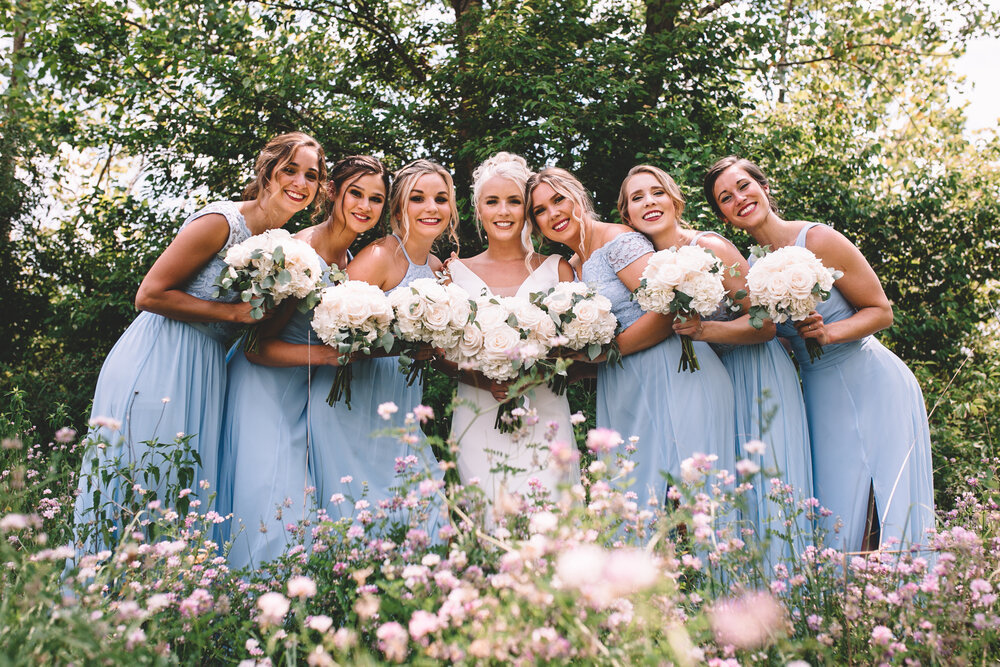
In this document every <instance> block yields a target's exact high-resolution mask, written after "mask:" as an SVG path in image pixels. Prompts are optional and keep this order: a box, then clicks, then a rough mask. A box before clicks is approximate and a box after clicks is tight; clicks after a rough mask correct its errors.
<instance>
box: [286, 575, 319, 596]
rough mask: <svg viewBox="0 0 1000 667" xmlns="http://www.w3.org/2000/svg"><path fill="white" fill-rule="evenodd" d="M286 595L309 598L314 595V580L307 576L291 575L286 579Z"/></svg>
mask: <svg viewBox="0 0 1000 667" xmlns="http://www.w3.org/2000/svg"><path fill="white" fill-rule="evenodd" d="M288 595H289V596H291V597H293V598H300V599H301V598H311V597H312V596H314V595H316V582H314V581H313V580H312V579H310V578H309V577H302V576H298V577H292V578H291V579H289V580H288Z"/></svg>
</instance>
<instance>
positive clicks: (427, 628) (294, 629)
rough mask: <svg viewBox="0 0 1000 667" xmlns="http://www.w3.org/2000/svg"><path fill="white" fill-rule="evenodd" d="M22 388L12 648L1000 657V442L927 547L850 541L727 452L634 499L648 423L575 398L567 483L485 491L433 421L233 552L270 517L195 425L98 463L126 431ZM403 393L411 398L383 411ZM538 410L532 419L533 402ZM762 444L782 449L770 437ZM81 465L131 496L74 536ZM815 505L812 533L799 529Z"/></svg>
mask: <svg viewBox="0 0 1000 667" xmlns="http://www.w3.org/2000/svg"><path fill="white" fill-rule="evenodd" d="M7 405H8V406H9V407H8V411H6V412H4V414H3V422H2V423H3V429H4V439H3V450H2V457H3V464H4V465H3V471H2V473H0V494H2V495H0V507H2V510H3V512H2V517H0V532H2V536H3V541H2V543H0V560H2V563H3V574H2V591H3V595H2V602H0V614H2V624H0V639H2V641H0V647H2V648H0V655H2V657H3V663H4V664H43V663H44V664H119V663H126V662H127V663H130V664H241V665H277V664H288V665H291V664H303V663H304V664H308V665H336V664H399V663H407V664H409V663H413V664H438V663H457V664H619V665H625V664H650V663H655V664H675V665H702V664H705V665H741V664H746V665H796V666H802V665H806V664H808V665H820V664H886V665H917V664H921V665H934V664H941V665H959V664H970V665H983V664H995V660H996V658H997V656H998V655H1000V612H998V599H997V595H998V593H997V588H998V587H1000V534H998V532H1000V529H998V527H1000V507H998V505H997V502H996V493H997V483H996V482H997V470H998V467H1000V458H997V457H990V456H984V457H981V458H979V459H977V460H974V461H972V460H970V461H968V463H969V464H970V465H971V466H972V467H974V468H975V470H976V472H975V473H974V474H973V475H971V476H970V477H969V478H967V479H964V480H962V484H961V488H959V487H958V486H956V487H955V488H951V489H949V490H948V491H949V492H950V493H952V494H953V502H952V504H951V505H950V507H949V509H948V510H947V511H941V512H939V516H938V526H937V531H936V533H934V534H933V535H927V536H923V537H922V538H920V539H919V540H918V539H917V538H914V541H915V542H916V541H919V542H920V543H921V546H919V547H912V548H911V547H910V546H909V545H907V544H898V545H888V546H887V547H884V548H883V549H882V550H881V551H879V552H872V553H845V552H843V551H840V550H838V549H837V548H836V547H835V546H834V545H836V540H837V534H836V528H837V526H836V524H833V525H832V526H831V530H830V532H824V530H823V528H822V527H823V526H826V525H829V524H828V522H827V521H825V519H829V517H828V516H827V515H828V514H829V513H828V512H826V511H825V510H824V508H822V507H820V506H819V505H818V503H817V502H816V501H815V499H812V498H803V497H799V496H798V495H797V494H796V492H795V490H794V489H791V488H789V487H788V486H786V485H785V484H783V483H782V482H781V480H780V476H779V471H776V470H774V469H770V468H769V467H768V465H767V464H766V463H765V464H764V465H763V466H761V465H758V464H757V463H754V462H753V461H750V460H743V461H740V462H739V463H738V464H737V466H736V467H737V470H733V471H729V470H720V469H718V468H717V467H716V466H715V462H714V461H713V460H712V458H713V457H709V456H695V457H693V458H691V459H688V460H687V461H685V462H684V464H683V466H682V474H681V479H674V480H671V487H670V491H669V494H668V500H669V502H668V504H667V506H665V507H662V506H652V505H650V506H640V505H637V503H636V502H635V500H634V497H635V494H634V493H633V492H631V491H630V490H629V482H628V480H629V475H630V473H631V471H632V469H633V464H632V462H631V460H630V454H631V453H632V452H633V451H634V450H635V448H636V447H637V446H638V445H639V443H637V442H635V440H634V439H629V438H624V437H622V436H621V435H620V434H618V433H615V432H613V431H608V430H606V429H590V430H586V423H585V417H584V415H581V414H579V413H578V414H577V415H576V418H575V419H574V422H577V428H578V429H580V432H579V433H578V436H579V447H578V446H577V445H576V443H567V442H565V441H563V440H558V439H555V438H554V437H547V438H546V439H545V441H543V442H539V443H527V442H525V443H524V446H525V447H531V448H538V450H539V451H542V450H547V453H548V455H549V456H548V458H549V459H550V461H551V465H553V466H555V467H557V468H562V469H565V470H566V471H569V470H576V469H577V466H580V467H581V468H582V470H583V472H582V473H581V474H580V476H579V478H574V477H571V476H568V477H566V482H565V484H563V485H561V487H560V488H559V489H558V491H557V492H556V493H554V494H552V495H549V494H548V493H547V492H546V491H545V490H544V489H543V488H541V486H540V485H539V486H538V487H535V488H533V489H532V491H531V492H529V493H527V494H525V495H523V496H522V495H516V494H502V495H501V497H500V499H499V500H498V502H497V503H496V504H495V506H492V507H487V502H486V497H485V494H484V493H483V491H482V490H481V489H480V488H479V487H478V484H477V483H476V480H472V481H471V482H470V483H469V484H468V485H466V486H461V485H459V484H457V483H452V482H451V475H450V474H448V470H449V468H451V467H453V464H452V463H450V462H449V461H450V460H451V459H452V458H453V454H454V451H455V448H457V447H459V446H460V443H458V442H448V441H446V440H444V439H441V438H440V437H438V436H435V435H431V436H428V437H427V438H426V443H427V444H426V447H425V449H424V451H422V452H421V455H420V456H417V455H413V456H409V457H407V458H405V459H399V460H396V461H395V462H394V466H395V472H396V475H397V479H398V487H397V489H396V492H395V493H394V495H393V496H392V497H389V498H374V497H369V496H368V494H367V489H366V487H365V486H364V485H363V484H361V483H359V482H357V481H355V480H352V479H350V478H344V479H342V480H341V486H342V488H341V489H340V490H338V491H336V492H335V493H334V494H333V496H332V497H331V498H330V499H329V500H330V502H331V504H330V507H332V508H335V509H334V510H331V511H330V512H327V511H324V510H317V509H315V507H314V508H313V509H312V510H311V511H308V512H306V513H305V515H304V516H289V515H288V514H287V513H286V514H284V515H282V512H283V511H285V510H286V509H287V508H284V507H281V506H279V507H275V508H274V509H275V512H276V513H277V514H278V515H279V516H282V520H283V521H284V522H285V530H286V531H287V539H288V543H289V545H290V546H289V548H288V550H287V552H286V553H285V554H284V555H282V556H281V557H280V558H278V559H277V560H275V561H272V562H268V563H258V564H253V565H252V566H250V567H248V568H245V569H242V570H238V571H233V570H231V569H230V568H229V567H227V558H226V554H227V550H228V548H229V546H230V545H231V541H232V536H233V534H234V533H236V532H237V531H239V530H256V529H259V528H258V527H254V526H229V525H228V523H227V522H229V521H230V517H227V516H222V515H220V514H218V513H217V512H215V511H213V509H212V507H213V502H214V490H213V489H211V488H210V487H209V486H208V485H207V484H205V483H202V484H201V485H200V486H199V487H198V488H194V489H192V488H189V487H186V486H184V481H185V480H186V479H191V478H192V477H193V474H192V472H191V471H192V470H193V466H194V465H196V463H195V462H194V461H192V460H191V457H192V453H191V450H190V448H189V447H186V446H185V445H186V441H187V438H185V437H181V438H178V439H177V440H176V441H175V442H172V443H163V444H162V447H159V446H158V447H153V448H151V449H150V450H149V451H150V452H151V454H149V456H148V457H147V458H146V459H143V460H142V461H139V462H136V463H135V464H133V465H130V466H122V465H119V466H115V467H110V466H109V468H108V469H100V470H93V471H88V470H87V469H86V467H84V469H83V470H82V471H81V469H80V467H79V461H80V459H81V455H82V454H83V450H84V449H85V448H87V447H104V448H114V447H115V443H113V442H104V441H99V442H89V441H85V440H84V437H83V436H84V434H82V433H78V432H76V431H74V430H73V429H72V428H69V427H61V428H59V429H56V430H50V431H48V432H50V433H51V434H52V435H51V438H39V434H40V433H42V432H45V431H44V430H43V429H41V428H37V427H35V426H33V425H32V424H29V423H27V422H26V421H25V420H24V418H23V415H24V414H25V413H26V408H25V406H24V405H23V403H22V397H21V395H19V394H17V393H15V394H12V395H10V396H8V397H7ZM394 407H400V409H402V410H406V409H407V408H406V407H402V406H389V405H383V406H380V411H382V412H384V413H386V414H391V413H392V412H393V411H394V410H393V408H394ZM438 411H440V409H439V410H438ZM435 412H437V411H436V410H435V409H434V408H432V407H429V406H411V407H410V414H409V415H408V418H407V421H406V424H407V425H406V427H405V428H403V429H398V430H397V431H396V432H395V433H394V434H395V435H396V437H400V438H408V439H409V440H411V441H412V440H413V439H414V438H413V436H414V435H415V434H416V433H417V431H418V429H421V427H423V428H424V429H425V430H426V431H429V432H431V433H433V432H434V425H435V421H436V420H440V419H443V418H445V415H444V414H440V415H438V414H435ZM442 412H443V411H442ZM55 418H56V419H61V418H63V415H59V414H58V412H57V413H56V414H55ZM521 419H522V422H523V423H524V424H525V426H530V425H531V424H532V419H533V416H532V413H531V412H530V411H528V412H526V413H525V414H524V415H521ZM102 425H103V426H105V427H111V428H114V427H116V426H120V425H117V424H114V423H110V424H102ZM552 435H553V433H552V431H551V430H550V432H549V436H552ZM466 437H472V436H469V435H467V436H466ZM753 449H754V451H756V452H758V453H759V454H760V455H761V456H760V460H761V461H767V451H768V450H767V443H766V442H760V443H756V445H755V446H754V448H753ZM435 452H436V455H435ZM581 459H582V460H581ZM167 465H169V466H171V467H172V469H173V470H174V473H173V479H174V482H172V483H171V484H168V485H166V489H167V491H166V492H165V493H164V495H163V496H161V497H157V495H156V492H155V491H149V490H148V489H150V488H153V487H154V486H155V484H154V480H158V479H159V475H160V474H163V473H162V472H161V471H163V470H166V466H167ZM497 465H498V469H500V467H502V466H503V462H502V461H498V462H497ZM442 471H444V472H445V475H444V479H442V474H441V473H442ZM79 474H85V475H86V474H93V475H96V476H97V477H98V478H100V479H101V480H102V483H104V484H106V485H116V486H117V488H118V489H119V492H118V493H117V495H116V496H115V498H116V500H115V501H113V502H108V503H106V505H105V506H104V507H102V508H101V511H100V512H96V513H95V514H96V516H95V517H94V518H93V520H92V521H91V522H90V524H89V525H88V526H87V528H86V529H84V530H81V529H79V528H78V529H77V530H76V531H75V532H74V528H73V507H74V502H75V499H74V492H75V491H74V490H75V489H76V488H77V479H76V477H77V475H79ZM158 488H163V487H162V486H161V487H158ZM751 489H757V490H759V492H761V493H765V494H767V497H768V498H769V500H770V503H769V506H770V507H771V508H772V509H773V515H772V517H771V521H770V523H769V526H770V528H769V529H768V534H767V535H755V534H753V533H752V531H750V530H749V529H748V528H747V527H746V525H745V524H744V522H742V521H741V520H740V513H741V510H742V508H744V507H745V505H746V503H745V502H744V499H745V497H746V495H747V493H748V492H749V491H750V490H751ZM304 491H305V492H306V493H310V492H312V491H313V490H312V489H304ZM287 504H288V505H289V506H290V505H291V501H290V500H289V502H288V503H287ZM803 518H805V519H806V521H805V524H806V525H810V526H815V527H816V528H815V529H814V530H812V531H802V530H801V529H800V528H799V526H801V525H803V521H802V519H803ZM225 534H229V535H230V538H229V541H228V542H227V541H222V540H221V539H220V535H225ZM776 543H777V544H780V545H784V549H777V550H776V549H774V548H772V547H773V546H774V544H776ZM782 551H783V552H784V553H787V554H788V557H787V558H775V557H774V556H772V555H771V554H774V553H777V552H782Z"/></svg>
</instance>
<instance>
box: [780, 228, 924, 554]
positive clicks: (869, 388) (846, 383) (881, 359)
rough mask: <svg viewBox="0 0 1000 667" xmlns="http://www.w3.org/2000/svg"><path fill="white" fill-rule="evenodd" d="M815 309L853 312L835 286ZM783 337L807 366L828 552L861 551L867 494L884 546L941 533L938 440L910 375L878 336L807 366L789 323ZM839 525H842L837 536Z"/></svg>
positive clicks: (801, 239)
mask: <svg viewBox="0 0 1000 667" xmlns="http://www.w3.org/2000/svg"><path fill="white" fill-rule="evenodd" d="M816 224H818V223H812V224H808V225H806V226H805V227H803V228H802V231H801V232H799V235H798V238H797V239H796V241H795V245H797V246H800V247H806V233H807V232H808V231H809V229H811V228H812V227H814V226H815V225H816ZM816 311H817V312H818V313H819V314H820V315H822V316H823V321H824V322H827V323H830V322H837V321H840V320H843V319H846V318H848V317H850V316H851V315H853V314H854V313H855V312H856V310H855V308H854V307H853V306H852V305H851V304H850V302H848V301H847V299H846V298H844V296H843V295H842V294H841V293H840V291H839V290H838V289H837V288H836V287H834V288H833V289H832V290H831V292H830V298H829V299H827V300H826V301H824V302H822V303H820V304H819V305H817V306H816ZM778 333H779V334H780V335H782V336H785V337H787V338H788V339H789V340H790V341H791V343H792V346H793V348H794V350H795V357H796V358H797V359H799V360H800V362H799V367H800V369H801V372H802V386H803V389H804V394H805V401H806V411H807V413H808V415H809V434H810V436H811V438H812V456H813V481H814V484H815V489H816V498H817V499H818V500H819V502H820V504H821V505H823V506H824V507H826V508H827V509H829V510H831V511H832V512H833V515H832V516H831V517H829V518H828V519H825V520H824V521H823V527H824V528H825V529H827V530H828V531H829V532H828V535H827V543H828V544H829V546H833V547H837V548H839V549H844V550H847V551H857V550H858V549H860V548H861V547H862V543H863V540H864V529H865V519H866V516H867V510H868V497H869V490H870V488H874V491H875V504H876V511H877V513H878V518H879V520H880V522H881V544H885V543H886V540H887V539H889V538H895V539H898V540H901V541H903V542H904V543H921V544H923V543H926V532H925V531H926V530H927V529H929V528H933V527H934V485H933V478H932V468H931V440H930V433H929V430H928V426H927V410H926V408H925V407H924V397H923V394H922V393H921V391H920V385H918V384H917V380H916V378H915V377H914V376H913V373H911V372H910V369H909V368H907V367H906V364H904V363H903V362H902V361H901V360H900V359H899V357H897V356H896V355H895V354H893V353H892V352H890V351H889V350H888V349H886V348H885V347H883V345H882V344H881V343H880V342H878V340H876V339H875V337H874V336H865V337H864V338H862V339H860V340H854V341H849V342H846V343H836V344H830V345H824V346H823V356H822V358H820V359H817V360H816V361H815V362H810V361H809V353H808V351H807V350H806V345H805V341H804V340H803V339H802V338H800V337H799V335H798V332H797V331H796V329H795V328H794V326H792V324H791V323H790V322H784V323H782V324H779V325H778ZM838 518H839V520H840V521H843V527H842V528H841V529H840V531H839V532H838V533H836V534H834V532H833V528H834V526H835V524H836V522H837V519H838Z"/></svg>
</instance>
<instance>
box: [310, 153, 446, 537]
mask: <svg viewBox="0 0 1000 667" xmlns="http://www.w3.org/2000/svg"><path fill="white" fill-rule="evenodd" d="M457 220H458V211H457V210H456V208H455V186H454V184H453V182H452V178H451V174H449V173H448V172H447V170H445V169H444V167H442V166H441V165H439V164H436V163H434V162H431V161H429V160H416V161H414V162H411V163H410V164H408V165H406V166H405V167H403V168H402V169H400V170H399V171H398V172H396V175H395V177H394V178H393V183H392V189H391V191H390V194H389V224H390V227H391V229H392V233H391V234H390V235H389V236H386V237H384V238H381V239H379V240H377V241H375V242H373V243H371V244H370V245H368V246H367V247H366V248H364V249H363V250H362V251H361V252H359V253H358V256H357V257H356V258H354V260H353V261H352V262H351V263H350V264H349V265H348V267H347V273H348V275H349V276H350V277H351V280H364V281H366V282H368V283H371V284H372V285H377V286H378V287H379V288H381V289H382V290H383V291H385V292H386V293H387V294H388V293H391V292H392V291H393V290H395V289H400V288H403V287H406V286H407V285H408V284H410V283H411V282H413V281H414V280H416V279H418V278H433V277H434V274H435V273H437V272H440V271H441V269H442V264H441V261H440V260H439V259H438V258H437V257H435V256H434V255H432V254H431V247H432V246H433V245H434V242H435V241H436V240H437V239H438V237H440V236H441V234H443V233H445V232H446V231H447V232H449V233H450V234H451V236H452V238H453V240H456V241H457V239H455V232H454V228H455V224H456V221H457ZM456 245H457V243H456ZM353 366H354V373H353V381H352V382H351V394H352V399H351V408H350V409H348V408H347V406H346V405H345V404H343V403H338V404H337V405H335V406H334V407H330V406H328V405H327V404H326V395H327V392H328V391H329V390H330V386H331V384H332V383H333V378H334V372H335V370H336V369H334V368H333V367H329V366H327V367H322V368H320V369H318V370H317V371H316V375H315V377H314V378H313V382H312V388H311V389H310V400H311V405H312V412H311V414H310V416H309V424H310V428H311V432H312V436H313V439H314V446H313V447H312V449H311V452H310V456H311V459H310V465H311V467H312V470H313V474H314V475H315V477H316V492H317V496H318V498H319V505H320V507H325V508H326V510H327V512H328V513H329V515H330V517H331V518H333V519H337V518H339V517H341V516H345V515H346V516H349V515H350V514H351V512H352V507H351V506H350V505H348V504H340V503H337V502H331V500H330V499H331V496H332V495H333V494H335V493H342V494H344V495H345V496H348V497H350V498H352V499H353V500H354V501H358V500H361V498H362V495H365V497H366V500H367V501H368V502H369V503H370V505H371V506H372V509H374V508H375V507H377V506H378V503H380V502H384V501H390V500H391V499H392V498H393V496H394V493H393V491H392V490H391V489H392V488H394V487H396V486H397V485H398V478H397V477H396V474H395V462H396V459H398V458H401V457H405V456H408V455H410V454H412V455H414V456H417V458H418V459H420V465H421V466H423V465H434V464H435V462H434V460H433V457H431V456H430V453H429V451H422V450H421V449H420V448H419V447H417V446H414V445H416V443H414V444H413V445H408V444H406V443H403V442H400V441H399V439H397V438H395V437H392V436H376V435H373V434H374V433H375V432H377V431H380V430H383V429H387V428H393V427H402V426H403V425H404V420H405V415H406V413H408V412H410V411H412V410H413V408H415V407H416V406H418V405H420V401H421V397H422V395H423V388H422V387H421V386H420V385H419V384H416V383H415V384H413V385H412V386H407V383H406V377H405V376H404V375H403V374H402V373H400V371H399V369H398V362H397V359H396V358H395V357H381V358H372V359H362V360H360V361H355V362H353ZM388 402H392V403H395V404H396V406H397V407H398V412H396V413H395V414H394V415H392V417H391V418H390V419H388V420H383V419H382V418H380V416H379V415H378V414H377V412H376V410H377V408H378V407H379V406H380V405H381V404H383V403H388ZM418 436H419V430H418ZM438 476H439V475H438ZM345 477H350V478H351V481H349V482H344V483H342V482H341V480H342V479H343V478H345Z"/></svg>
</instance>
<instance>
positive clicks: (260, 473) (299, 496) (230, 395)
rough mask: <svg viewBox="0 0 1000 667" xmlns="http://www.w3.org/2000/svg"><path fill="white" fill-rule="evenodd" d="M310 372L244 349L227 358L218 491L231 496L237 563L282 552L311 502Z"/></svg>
mask: <svg viewBox="0 0 1000 667" xmlns="http://www.w3.org/2000/svg"><path fill="white" fill-rule="evenodd" d="M309 375H310V369H309V368H308V367H306V366H295V367H291V368H275V367H269V366H260V365H257V364H254V363H251V362H250V361H247V358H246V356H245V355H244V354H243V353H242V352H241V351H237V352H236V354H235V355H234V356H233V357H232V359H231V360H230V362H229V386H228V388H227V390H226V414H225V425H224V431H223V436H222V455H221V460H222V463H221V470H222V473H221V479H220V484H219V486H220V491H219V495H220V497H222V498H227V499H228V503H226V502H224V503H221V504H220V507H222V508H223V509H226V510H228V511H231V512H232V513H233V519H232V523H231V533H230V534H228V535H224V537H227V538H229V537H231V538H232V539H233V544H232V547H231V548H230V551H229V564H230V567H232V568H240V567H244V566H247V565H251V566H254V567H256V566H259V565H260V564H261V563H263V562H266V561H269V560H273V559H274V558H277V557H278V556H280V555H281V554H282V553H284V552H285V550H286V549H287V548H288V546H289V545H290V544H291V543H293V542H294V540H293V539H292V535H291V533H290V532H289V531H288V529H287V526H288V525H289V524H295V523H298V522H300V521H302V520H303V519H306V518H308V516H309V513H310V512H312V511H313V510H314V506H315V498H314V497H313V495H312V492H311V491H310V490H309V489H310V487H312V486H313V482H312V476H311V475H310V474H309V459H308V452H307V442H308V441H307V437H306V426H307V423H306V403H307V401H308V399H309V390H308V382H309ZM323 405H324V407H325V406H326V404H325V403H324V404H323ZM227 505H228V506H227ZM224 525H230V524H229V523H227V524H224Z"/></svg>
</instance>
